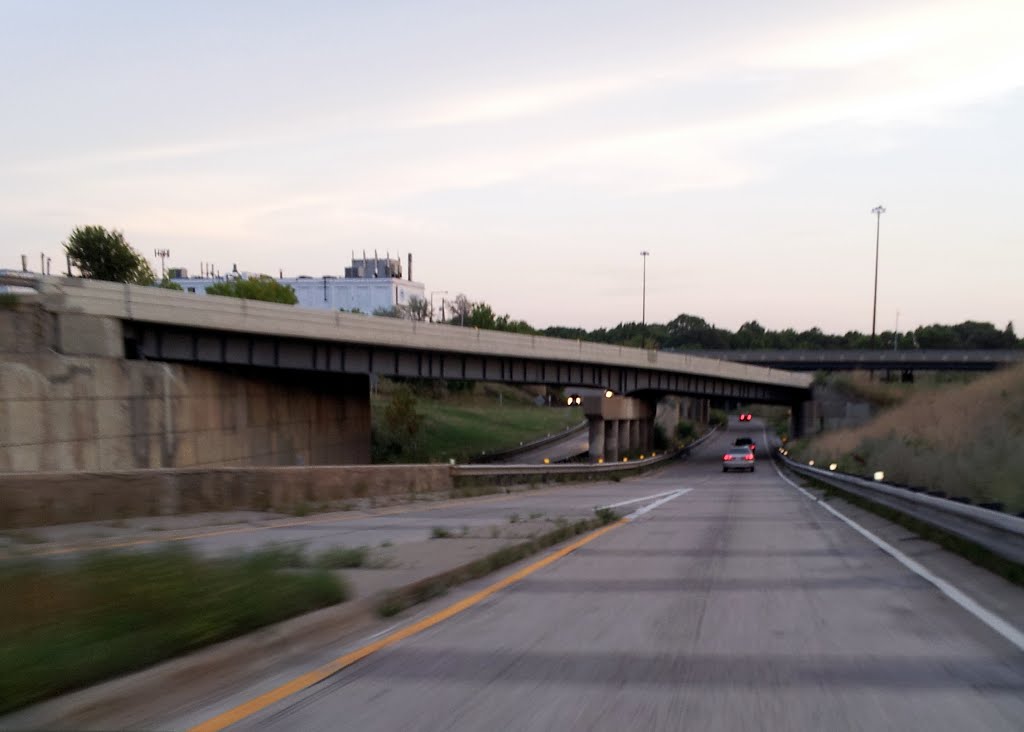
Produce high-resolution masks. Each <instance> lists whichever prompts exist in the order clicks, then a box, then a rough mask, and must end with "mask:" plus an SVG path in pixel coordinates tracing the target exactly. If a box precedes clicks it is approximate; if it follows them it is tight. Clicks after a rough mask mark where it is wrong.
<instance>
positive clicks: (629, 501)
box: [598, 491, 675, 508]
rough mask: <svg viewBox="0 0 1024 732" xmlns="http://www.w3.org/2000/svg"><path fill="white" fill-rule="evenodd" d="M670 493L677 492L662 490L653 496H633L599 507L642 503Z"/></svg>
mask: <svg viewBox="0 0 1024 732" xmlns="http://www.w3.org/2000/svg"><path fill="white" fill-rule="evenodd" d="M669 493H675V491H662V492H661V493H655V494H654V495H652V496H644V497H643V498H631V499H629V500H628V501H619V502H618V503H609V504H608V505H607V506H598V508H618V507H619V506H628V505H629V504H631V503H640V502H641V501H649V500H650V499H652V498H661V497H662V496H667V495H668V494H669Z"/></svg>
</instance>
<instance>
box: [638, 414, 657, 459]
mask: <svg viewBox="0 0 1024 732" xmlns="http://www.w3.org/2000/svg"><path fill="white" fill-rule="evenodd" d="M653 434H654V418H653V417H651V418H647V419H641V420H640V444H639V449H640V452H641V453H642V454H643V455H650V454H651V450H652V449H653V446H652V445H651V440H652V435H653Z"/></svg>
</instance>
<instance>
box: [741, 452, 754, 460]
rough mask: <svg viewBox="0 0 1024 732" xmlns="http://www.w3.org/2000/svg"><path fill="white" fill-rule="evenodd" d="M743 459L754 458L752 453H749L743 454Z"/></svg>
mask: <svg viewBox="0 0 1024 732" xmlns="http://www.w3.org/2000/svg"><path fill="white" fill-rule="evenodd" d="M743 459H744V460H753V459H754V453H750V454H749V455H744V456H743Z"/></svg>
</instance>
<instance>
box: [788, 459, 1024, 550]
mask: <svg viewBox="0 0 1024 732" xmlns="http://www.w3.org/2000/svg"><path fill="white" fill-rule="evenodd" d="M773 454H774V456H775V458H776V459H777V460H779V461H780V462H782V463H783V464H784V465H785V466H786V467H787V468H789V469H790V470H792V471H793V472H795V473H797V474H799V475H803V476H805V477H808V478H813V479H815V480H818V481H820V482H822V483H825V484H826V485H829V486H832V487H833V488H838V489H839V490H841V491H845V492H847V493H851V494H853V495H855V496H858V497H860V498H863V499H865V500H868V501H871V502H872V503H876V504H878V505H881V506H885V507H886V508H890V509H892V510H894V511H898V512H899V513H902V514H905V515H906V516H909V517H911V518H913V519H916V520H918V521H920V522H922V523H924V524H927V525H929V526H933V527H935V528H937V529H940V530H942V531H945V532H946V533H948V534H952V535H953V536H957V537H959V538H961V539H965V540H967V541H969V542H971V543H973V544H977V545H978V546H981V547H983V548H985V549H987V550H988V551H990V552H992V553H993V554H995V555H996V556H999V557H1001V558H1003V559H1007V560H1009V561H1011V562H1016V563H1018V564H1024V518H1020V517H1018V516H1012V515H1010V514H1005V513H1000V512H998V511H993V510H991V509H988V508H981V507H980V506H971V505H968V504H964V503H958V502H957V501H951V500H949V499H947V498H939V497H937V496H929V495H927V494H924V493H915V492H913V491H910V490H907V489H905V488H899V487H896V486H892V485H888V484H886V483H882V482H876V481H870V480H865V479H864V478H858V477H856V476H852V475H847V474H845V473H836V472H834V471H831V470H823V469H821V468H814V467H811V466H809V465H803V464H802V463H798V462H796V461H795V460H791V459H790V458H788V457H786V456H784V455H782V454H780V453H779V452H778V451H775V452H774V453H773Z"/></svg>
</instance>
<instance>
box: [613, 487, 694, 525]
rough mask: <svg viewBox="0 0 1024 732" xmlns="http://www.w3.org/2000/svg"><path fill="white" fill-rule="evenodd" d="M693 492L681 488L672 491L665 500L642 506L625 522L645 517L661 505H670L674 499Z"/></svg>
mask: <svg viewBox="0 0 1024 732" xmlns="http://www.w3.org/2000/svg"><path fill="white" fill-rule="evenodd" d="M692 490H693V488H681V489H680V490H677V491H672V492H671V493H670V494H669V495H667V496H665V497H664V498H662V499H660V500H657V501H655V502H654V503H648V504H647V505H646V506H641V507H640V508H638V509H637V510H635V511H633V513H631V514H629V515H628V516H626V519H625V520H626V521H632V520H633V519H635V518H638V517H640V516H643V515H644V514H645V513H647V512H648V511H653V510H654V509H656V508H657V507H658V506H660V505H661V504H663V503H668V502H669V501H671V500H672V499H673V498H679V496H681V495H684V494H686V493H689V492H690V491H692Z"/></svg>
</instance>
